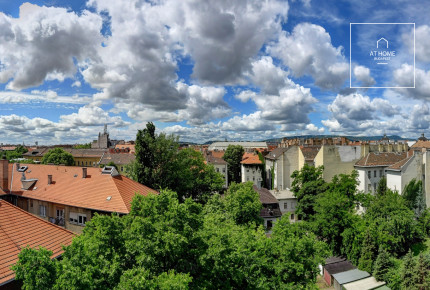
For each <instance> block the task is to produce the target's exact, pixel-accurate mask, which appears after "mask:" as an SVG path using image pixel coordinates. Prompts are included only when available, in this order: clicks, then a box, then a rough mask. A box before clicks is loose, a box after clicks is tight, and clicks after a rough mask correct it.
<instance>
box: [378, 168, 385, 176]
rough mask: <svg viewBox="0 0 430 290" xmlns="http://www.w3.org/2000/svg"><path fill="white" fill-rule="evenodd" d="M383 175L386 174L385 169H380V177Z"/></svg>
mask: <svg viewBox="0 0 430 290" xmlns="http://www.w3.org/2000/svg"><path fill="white" fill-rule="evenodd" d="M382 175H384V173H383V170H382V169H381V170H379V177H382Z"/></svg>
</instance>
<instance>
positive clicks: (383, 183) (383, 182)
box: [376, 176, 387, 195]
mask: <svg viewBox="0 0 430 290" xmlns="http://www.w3.org/2000/svg"><path fill="white" fill-rule="evenodd" d="M386 191H387V178H386V177H385V176H384V177H382V178H381V179H379V182H378V188H377V189H376V194H377V195H383V194H385V192H386Z"/></svg>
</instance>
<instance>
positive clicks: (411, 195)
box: [402, 178, 422, 210]
mask: <svg viewBox="0 0 430 290" xmlns="http://www.w3.org/2000/svg"><path fill="white" fill-rule="evenodd" d="M421 195H422V181H421V180H416V179H415V178H414V179H412V180H411V181H409V183H408V184H406V186H405V188H404V189H403V193H402V196H403V198H404V199H405V204H406V206H407V207H409V208H410V209H412V210H414V209H415V207H416V204H417V199H418V198H419V197H420V196H421Z"/></svg>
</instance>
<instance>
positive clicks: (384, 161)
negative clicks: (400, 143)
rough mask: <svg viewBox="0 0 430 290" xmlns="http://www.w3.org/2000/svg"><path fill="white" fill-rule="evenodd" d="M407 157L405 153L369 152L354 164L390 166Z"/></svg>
mask: <svg viewBox="0 0 430 290" xmlns="http://www.w3.org/2000/svg"><path fill="white" fill-rule="evenodd" d="M406 157H407V152H379V153H378V152H370V153H369V154H367V155H366V156H364V157H363V158H361V159H360V160H358V161H357V162H356V163H355V166H363V167H367V166H390V165H393V164H394V163H397V162H399V161H400V160H403V159H405V158H406Z"/></svg>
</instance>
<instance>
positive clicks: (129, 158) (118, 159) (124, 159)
mask: <svg viewBox="0 0 430 290" xmlns="http://www.w3.org/2000/svg"><path fill="white" fill-rule="evenodd" d="M135 159H136V155H134V154H129V153H106V154H105V155H103V157H102V159H101V160H100V164H108V163H109V162H113V163H115V164H116V165H125V164H130V163H131V162H133V161H134V160H135Z"/></svg>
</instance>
